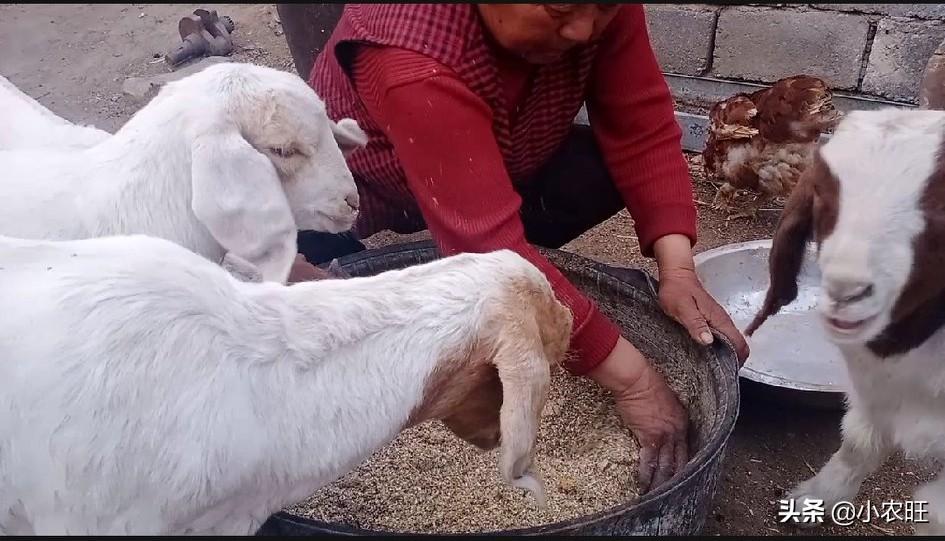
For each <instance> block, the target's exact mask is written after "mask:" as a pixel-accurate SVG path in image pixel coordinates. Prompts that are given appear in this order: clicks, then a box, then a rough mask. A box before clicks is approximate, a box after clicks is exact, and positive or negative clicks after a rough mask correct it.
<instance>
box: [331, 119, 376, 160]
mask: <svg viewBox="0 0 945 541" xmlns="http://www.w3.org/2000/svg"><path fill="white" fill-rule="evenodd" d="M329 122H330V121H329ZM331 134H332V135H333V136H334V137H335V142H336V143H338V146H339V147H340V148H341V153H342V154H344V155H345V156H346V157H347V156H349V155H350V154H351V153H352V152H354V151H355V150H357V149H359V148H363V147H364V146H366V145H367V143H368V136H367V134H366V133H364V130H362V129H361V126H359V125H358V121H357V120H355V119H353V118H342V119H341V120H339V121H338V122H337V123H336V122H331Z"/></svg>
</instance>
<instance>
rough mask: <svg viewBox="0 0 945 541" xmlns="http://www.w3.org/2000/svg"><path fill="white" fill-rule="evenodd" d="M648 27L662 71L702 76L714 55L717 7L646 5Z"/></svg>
mask: <svg viewBox="0 0 945 541" xmlns="http://www.w3.org/2000/svg"><path fill="white" fill-rule="evenodd" d="M646 18H647V26H648V27H649V32H650V41H651V43H652V44H653V50H654V52H655V53H656V56H657V58H658V59H659V61H660V65H661V66H662V68H663V71H665V72H670V73H679V74H683V75H702V74H703V73H704V72H705V70H706V69H707V68H708V67H709V59H710V58H711V55H712V35H713V33H714V32H715V10H714V9H706V8H701V7H696V6H693V5H686V4H680V5H674V4H668V5H667V4H647V5H646Z"/></svg>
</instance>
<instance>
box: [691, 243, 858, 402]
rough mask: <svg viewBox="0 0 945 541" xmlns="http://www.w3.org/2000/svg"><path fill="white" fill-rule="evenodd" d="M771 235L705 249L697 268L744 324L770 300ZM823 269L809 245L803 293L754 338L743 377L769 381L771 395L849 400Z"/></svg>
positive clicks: (800, 290) (760, 382)
mask: <svg viewBox="0 0 945 541" xmlns="http://www.w3.org/2000/svg"><path fill="white" fill-rule="evenodd" d="M770 250H771V240H759V241H751V242H743V243H735V244H728V245H725V246H721V247H719V248H715V249H712V250H707V251H705V252H702V253H699V254H697V255H696V257H695V261H696V273H697V274H698V275H699V278H700V280H702V283H703V285H704V286H705V288H706V290H707V291H708V292H709V293H710V294H711V295H712V296H713V297H715V299H716V300H717V301H718V302H719V304H721V305H722V307H723V308H725V309H726V310H727V311H728V313H729V314H730V315H731V316H732V319H733V320H734V322H735V325H736V326H737V327H738V328H739V330H741V331H744V329H745V328H746V327H747V326H748V324H749V323H750V322H751V320H752V318H753V317H754V316H755V314H756V313H757V312H758V310H759V309H760V307H761V305H762V303H763V302H764V298H765V293H766V290H767V288H768V283H769V278H768V254H769V252H770ZM819 295H820V270H819V268H818V266H817V263H816V251H815V249H814V248H813V246H810V247H808V249H807V254H806V257H805V260H804V265H803V267H802V269H801V273H800V275H799V277H798V296H797V299H795V300H794V302H792V303H791V304H789V305H787V306H785V307H784V308H782V309H781V311H780V312H779V313H778V314H777V315H775V316H772V317H771V318H769V319H768V321H767V322H766V323H765V324H764V325H762V326H761V327H760V328H759V329H758V330H757V331H756V332H755V334H754V336H752V337H751V338H749V346H750V347H751V355H750V356H749V358H748V360H747V362H746V363H745V364H744V366H743V367H742V369H741V371H740V375H741V377H742V378H744V379H746V380H748V381H750V382H752V383H753V384H756V385H760V386H763V388H764V389H765V392H766V393H767V394H768V396H775V397H777V398H780V399H785V400H790V401H794V402H796V403H799V404H805V405H809V406H817V407H826V408H839V407H842V404H843V388H844V387H845V385H846V381H847V376H846V367H845V365H844V362H843V357H842V356H841V354H840V350H839V349H837V348H836V347H835V346H834V345H833V344H832V343H831V342H830V341H829V339H828V337H827V335H826V333H825V331H824V329H823V327H822V326H821V322H820V315H819V314H818V312H817V302H818V298H819Z"/></svg>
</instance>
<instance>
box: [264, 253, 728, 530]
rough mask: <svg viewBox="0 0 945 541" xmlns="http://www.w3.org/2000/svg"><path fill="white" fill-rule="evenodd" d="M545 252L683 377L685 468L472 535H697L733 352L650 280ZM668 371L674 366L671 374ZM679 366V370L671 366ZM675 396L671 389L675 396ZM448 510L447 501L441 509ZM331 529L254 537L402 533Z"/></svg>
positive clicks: (308, 524) (406, 257) (348, 261)
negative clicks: (583, 507) (600, 506)
mask: <svg viewBox="0 0 945 541" xmlns="http://www.w3.org/2000/svg"><path fill="white" fill-rule="evenodd" d="M543 253H544V254H545V255H546V256H547V257H548V258H549V259H550V260H551V261H552V262H553V263H554V264H555V265H556V266H557V267H558V268H559V269H561V270H562V272H564V274H565V275H566V276H568V277H569V278H570V279H571V280H572V281H573V282H574V283H575V285H577V286H578V287H579V288H581V289H582V290H583V291H585V292H586V293H587V294H588V295H589V296H590V297H591V298H593V299H594V300H595V301H596V302H597V303H598V305H599V306H600V307H601V309H602V310H603V311H604V312H605V313H606V314H607V315H608V316H610V317H611V318H612V319H613V320H614V321H616V322H618V324H619V325H621V326H622V327H623V331H624V333H625V335H626V336H627V338H628V339H629V340H631V341H632V342H634V343H635V344H637V346H638V347H639V348H640V350H641V351H642V352H643V353H644V355H646V356H647V357H648V358H650V359H652V360H653V361H654V363H655V364H656V366H657V369H659V370H660V371H663V372H664V373H665V370H666V369H667V367H669V368H671V369H672V370H673V371H674V372H677V373H682V374H684V375H685V377H684V378H682V379H683V380H684V381H679V380H678V378H677V380H676V381H675V382H672V381H671V382H670V384H671V385H672V386H674V389H675V388H676V387H678V386H682V387H684V388H685V389H684V390H683V393H682V394H681V396H685V398H684V399H683V401H684V405H685V406H686V407H687V408H688V409H689V410H690V419H691V422H692V426H693V430H692V433H691V440H690V460H689V462H688V463H687V464H686V466H685V468H684V470H683V471H681V472H679V473H678V474H677V475H676V477H675V478H673V479H672V480H670V481H669V482H667V483H665V484H664V485H662V486H660V487H658V488H657V489H655V490H653V491H651V492H650V493H647V494H645V495H643V496H642V497H641V498H639V499H635V500H634V501H628V502H626V503H624V504H619V505H617V506H615V507H612V508H609V509H606V510H604V511H601V512H598V513H594V514H590V515H586V516H580V517H577V518H572V519H568V520H562V521H559V522H555V523H549V524H543V525H541V526H538V527H533V528H519V529H511V530H499V531H481V532H478V531H477V532H472V534H473V535H476V534H484V535H490V534H491V535H543V534H544V535H548V534H560V535H693V534H697V533H699V532H700V531H701V529H702V527H703V524H704V522H705V518H706V516H707V514H708V512H709V510H710V509H711V505H712V503H713V499H714V497H715V494H716V487H717V485H718V480H719V477H720V474H721V472H722V466H723V464H722V461H723V458H724V456H725V449H726V444H727V442H728V439H729V436H730V434H731V432H732V430H733V428H734V425H735V421H736V418H737V416H738V407H739V394H738V393H739V388H738V375H737V366H738V364H737V360H736V356H735V353H734V349H733V347H732V346H731V344H730V343H728V342H727V341H726V340H724V338H722V337H721V336H720V337H719V340H718V341H717V342H716V344H715V345H713V346H711V347H708V348H706V347H702V346H699V345H698V344H695V343H694V342H693V341H692V340H691V339H690V338H689V336H688V335H687V334H686V332H685V331H684V330H683V329H682V328H681V327H680V326H678V325H677V324H676V323H675V322H674V321H672V320H671V319H669V318H668V317H667V316H666V315H664V314H663V312H662V310H661V309H660V308H659V305H658V302H657V299H656V296H655V295H654V289H653V288H654V287H656V284H655V282H654V281H653V280H652V278H650V277H649V275H647V274H645V273H643V272H642V271H637V270H628V269H618V268H613V267H609V266H606V265H602V264H599V263H596V262H593V261H590V260H587V259H584V258H581V257H578V256H575V255H572V254H569V253H566V252H563V251H558V250H543ZM437 257H439V256H438V254H437V252H436V249H435V247H434V246H433V245H432V243H430V242H429V241H420V242H415V243H409V244H403V245H397V246H392V247H387V248H382V249H377V250H368V251H364V252H360V253H357V254H354V255H351V256H348V257H346V258H343V259H342V260H341V261H340V263H341V264H342V266H343V268H344V269H345V270H346V271H347V272H349V273H351V274H352V275H353V276H368V275H373V274H377V273H380V272H383V271H387V270H392V269H399V268H403V267H407V266H410V265H416V264H420V263H424V262H427V261H430V260H432V259H435V258H437ZM674 365H675V366H676V367H675V368H673V366H674ZM680 366H682V367H684V368H679V367H680ZM677 392H678V390H677ZM444 505H449V502H444ZM414 533H416V532H409V531H406V532H399V531H381V530H369V529H361V528H357V527H353V526H351V525H346V524H338V523H329V522H324V521H319V520H313V519H310V518H307V517H302V516H299V515H294V514H291V513H289V512H287V511H283V512H280V513H277V514H275V515H273V516H272V517H270V518H269V520H268V521H267V522H266V523H265V524H263V526H262V527H261V528H260V530H259V531H258V533H257V535H325V534H341V535H403V534H414Z"/></svg>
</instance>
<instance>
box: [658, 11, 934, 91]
mask: <svg viewBox="0 0 945 541" xmlns="http://www.w3.org/2000/svg"><path fill="white" fill-rule="evenodd" d="M646 10H647V20H648V24H649V29H650V38H651V40H652V42H653V46H654V48H655V50H656V54H657V56H658V57H659V59H660V62H661V64H662V66H663V70H664V71H665V72H666V73H667V75H668V76H669V77H670V79H671V85H672V86H673V87H674V90H677V88H678V87H680V86H686V87H687V88H688V86H690V85H689V84H688V83H686V82H685V81H686V80H691V79H693V78H697V79H700V81H699V84H701V85H703V86H705V80H715V81H716V82H720V83H724V82H732V83H735V86H738V85H739V84H741V83H749V84H751V83H755V84H768V83H773V82H774V81H776V80H777V79H779V78H781V77H786V76H790V75H796V74H801V73H806V74H809V75H814V76H818V77H821V78H823V79H824V80H826V81H827V83H828V84H830V85H831V86H832V87H833V89H834V90H835V91H837V92H838V94H840V95H845V96H849V97H851V98H852V99H854V100H856V98H863V99H864V100H872V101H875V100H880V101H889V102H896V103H899V104H901V105H903V106H912V105H914V104H916V103H917V101H918V99H917V95H918V88H919V82H920V80H921V78H922V74H923V72H924V70H925V64H926V62H927V61H928V59H929V57H930V56H931V55H932V53H933V52H934V51H935V49H936V48H937V47H938V45H939V44H940V43H941V42H942V41H943V40H945V5H943V4H743V5H725V4H647V5H646ZM674 76H678V77H675V78H674ZM680 81H683V82H682V83H681V82H680ZM735 86H733V87H732V88H735ZM718 92H722V91H716V93H718ZM692 93H693V92H691V91H690V92H688V94H689V96H688V98H689V99H690V101H692V100H693V96H692ZM677 99H679V97H677ZM695 101H698V100H695ZM706 101H707V102H708V101H711V100H709V99H708V98H707V100H706ZM682 105H683V107H682V108H683V109H685V108H686V107H685V106H686V105H690V106H699V105H702V106H704V105H705V103H689V104H686V103H683V104H682Z"/></svg>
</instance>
